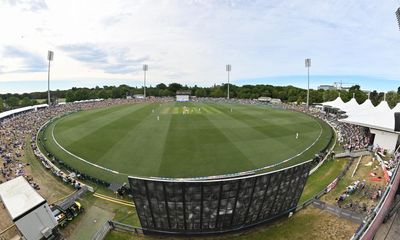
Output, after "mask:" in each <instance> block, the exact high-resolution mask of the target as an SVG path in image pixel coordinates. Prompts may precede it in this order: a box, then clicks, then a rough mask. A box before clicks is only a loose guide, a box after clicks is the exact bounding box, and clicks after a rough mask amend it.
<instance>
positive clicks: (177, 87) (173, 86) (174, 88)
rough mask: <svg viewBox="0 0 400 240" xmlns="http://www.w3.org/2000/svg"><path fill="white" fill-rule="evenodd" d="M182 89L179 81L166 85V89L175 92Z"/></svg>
mask: <svg viewBox="0 0 400 240" xmlns="http://www.w3.org/2000/svg"><path fill="white" fill-rule="evenodd" d="M181 89H182V85H181V84H179V83H171V84H169V85H168V90H170V91H171V92H173V93H174V95H175V93H176V91H178V90H181Z"/></svg>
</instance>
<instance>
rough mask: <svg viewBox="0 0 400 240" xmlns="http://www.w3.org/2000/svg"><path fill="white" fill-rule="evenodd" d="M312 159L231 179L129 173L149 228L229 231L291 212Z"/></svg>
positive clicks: (141, 216)
mask: <svg viewBox="0 0 400 240" xmlns="http://www.w3.org/2000/svg"><path fill="white" fill-rule="evenodd" d="M310 168H311V162H310V161H309V162H306V163H302V164H299V165H296V166H293V167H290V168H286V169H283V170H280V171H276V172H271V173H264V174H258V175H252V176H244V177H237V178H228V179H201V180H196V179H189V180H185V179H181V180H176V179H153V178H137V177H129V183H130V186H131V190H132V194H133V199H134V202H135V206H136V211H137V213H138V216H139V219H140V222H141V225H142V228H143V229H144V230H145V232H146V233H158V234H162V233H166V234H183V235H198V234H210V233H220V232H229V231H234V230H239V229H242V228H246V227H250V226H253V225H256V224H260V223H264V222H267V221H270V220H273V219H275V218H277V217H281V216H285V215H287V214H289V212H290V211H293V210H294V208H295V207H296V206H297V203H298V201H299V198H300V196H301V193H302V192H303V188H304V185H305V183H306V181H307V177H308V173H309V171H310Z"/></svg>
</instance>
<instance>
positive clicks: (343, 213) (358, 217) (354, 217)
mask: <svg viewBox="0 0 400 240" xmlns="http://www.w3.org/2000/svg"><path fill="white" fill-rule="evenodd" d="M312 204H313V206H314V207H317V208H319V209H322V210H327V211H328V212H331V213H333V214H336V215H337V216H339V217H342V218H346V219H349V220H351V221H354V222H357V223H362V222H363V219H364V218H365V215H362V214H360V213H356V212H353V211H349V210H347V209H343V208H339V207H336V206H333V205H331V204H328V203H326V202H323V201H320V200H317V199H315V200H314V201H313V203H312Z"/></svg>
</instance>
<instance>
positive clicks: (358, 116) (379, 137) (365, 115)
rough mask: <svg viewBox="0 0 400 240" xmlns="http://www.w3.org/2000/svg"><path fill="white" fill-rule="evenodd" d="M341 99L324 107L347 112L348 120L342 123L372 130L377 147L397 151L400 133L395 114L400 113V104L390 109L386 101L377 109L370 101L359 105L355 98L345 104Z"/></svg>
mask: <svg viewBox="0 0 400 240" xmlns="http://www.w3.org/2000/svg"><path fill="white" fill-rule="evenodd" d="M339 98H340V97H338V98H336V99H335V100H334V101H331V102H326V103H323V104H322V105H324V106H331V107H335V108H339V109H340V110H342V111H344V112H346V115H347V118H344V119H341V120H340V121H341V122H345V123H350V124H354V125H359V126H363V127H368V128H370V132H371V133H372V134H373V135H374V145H375V146H379V147H382V148H384V149H387V150H389V151H394V150H395V148H396V145H397V142H398V139H399V133H398V132H396V131H395V130H394V126H395V117H394V113H395V112H400V104H397V105H396V107H395V108H393V109H390V107H389V104H388V103H387V101H386V100H384V101H382V102H380V103H379V104H378V105H377V106H376V107H375V106H374V105H373V104H372V102H371V100H370V99H367V100H366V101H365V102H364V103H362V104H358V103H357V101H356V100H355V98H354V97H353V98H352V99H351V100H350V101H348V102H343V101H342V100H341V99H339Z"/></svg>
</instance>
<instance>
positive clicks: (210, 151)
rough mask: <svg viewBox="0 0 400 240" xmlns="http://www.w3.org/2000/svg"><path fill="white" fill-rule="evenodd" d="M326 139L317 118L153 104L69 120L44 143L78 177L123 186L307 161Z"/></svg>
mask: <svg viewBox="0 0 400 240" xmlns="http://www.w3.org/2000/svg"><path fill="white" fill-rule="evenodd" d="M185 109H186V110H187V114H183V112H184V110H185ZM158 116H159V120H158V118H157V117H158ZM296 133H299V138H298V139H296V137H295V136H296ZM321 133H322V134H321ZM53 134H54V138H53ZM331 135H332V133H331V129H330V128H329V126H328V125H327V124H325V123H324V122H322V121H320V120H317V119H314V118H312V117H310V116H307V115H305V114H302V113H297V112H292V111H287V110H280V109H273V108H271V107H268V106H265V105H263V106H261V105H260V106H252V105H224V104H201V103H166V104H158V103H157V104H156V103H154V104H129V105H118V106H113V107H108V108H103V109H96V110H90V111H82V112H78V113H74V114H71V115H68V116H66V117H63V118H61V119H59V120H56V121H54V122H53V123H51V124H50V125H49V126H48V127H47V128H46V131H45V133H44V136H45V138H46V141H44V142H45V145H46V148H47V149H48V150H49V151H50V152H52V153H53V154H54V155H55V156H56V157H57V158H59V159H62V160H63V161H64V162H66V163H68V164H69V165H71V166H73V167H74V168H77V169H79V170H80V171H82V172H85V173H87V174H90V175H93V176H96V177H99V178H101V179H104V180H108V181H111V180H112V181H117V180H118V181H126V175H135V176H159V177H197V176H210V175H220V174H227V173H235V172H240V171H247V170H252V169H256V168H260V167H264V166H267V165H271V164H275V163H280V162H282V161H283V160H285V159H288V158H293V159H292V160H291V161H290V162H289V163H286V164H283V165H282V167H284V166H288V165H291V164H295V163H299V162H301V161H305V160H308V159H311V158H312V157H313V156H314V154H315V153H317V152H318V151H319V150H321V149H322V148H324V147H325V146H326V145H327V144H328V143H329V141H330V139H331ZM318 137H319V138H318ZM54 139H55V140H56V141H57V142H58V143H59V145H61V146H62V147H63V148H64V149H65V150H67V151H69V152H70V153H72V154H73V155H76V156H79V157H80V158H82V159H85V160H87V161H89V162H91V163H94V164H97V165H100V166H102V167H105V168H108V169H112V170H115V171H117V172H119V173H120V174H113V173H110V172H108V171H105V170H102V169H100V168H97V167H94V166H91V165H89V164H87V163H84V162H83V161H82V160H80V159H78V158H77V157H75V156H73V155H71V154H70V153H67V152H66V151H64V150H63V149H62V148H60V146H58V145H57V144H56V142H55V140H54ZM310 146H311V147H310ZM309 147H310V148H309ZM307 148H309V149H308V150H306V151H305V149H307ZM299 153H301V154H300V155H298V154H299ZM297 155H298V156H297ZM296 156H297V157H296ZM274 169H276V168H274Z"/></svg>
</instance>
